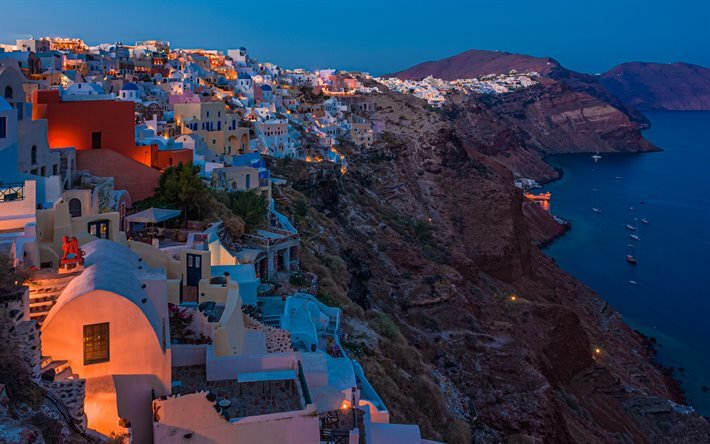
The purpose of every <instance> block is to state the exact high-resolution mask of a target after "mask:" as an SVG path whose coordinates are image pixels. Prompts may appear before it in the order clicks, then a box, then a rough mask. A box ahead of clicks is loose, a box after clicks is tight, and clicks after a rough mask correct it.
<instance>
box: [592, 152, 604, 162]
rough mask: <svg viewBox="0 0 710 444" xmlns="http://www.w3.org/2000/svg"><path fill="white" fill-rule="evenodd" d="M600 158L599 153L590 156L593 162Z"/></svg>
mask: <svg viewBox="0 0 710 444" xmlns="http://www.w3.org/2000/svg"><path fill="white" fill-rule="evenodd" d="M601 158H602V156H600V155H599V154H595V155H593V156H592V159H594V163H597V162H599V159H601Z"/></svg>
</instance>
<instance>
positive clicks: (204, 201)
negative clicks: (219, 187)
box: [134, 162, 210, 219]
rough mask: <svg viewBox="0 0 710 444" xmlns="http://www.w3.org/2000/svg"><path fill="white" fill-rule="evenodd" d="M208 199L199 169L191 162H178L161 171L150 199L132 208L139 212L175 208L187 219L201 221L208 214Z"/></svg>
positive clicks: (137, 203) (207, 190)
mask: <svg viewBox="0 0 710 444" xmlns="http://www.w3.org/2000/svg"><path fill="white" fill-rule="evenodd" d="M209 197H210V191H209V188H207V185H206V184H205V183H204V181H203V180H202V178H201V177H200V167H199V166H197V165H193V164H192V162H190V163H182V162H180V163H178V164H177V166H172V167H169V168H166V169H165V171H163V174H161V175H160V182H159V183H158V188H156V189H155V194H154V195H153V196H152V197H149V198H147V199H144V200H142V201H139V202H136V203H135V204H134V206H135V207H136V209H137V210H139V211H140V210H144V209H147V208H150V207H160V208H176V209H180V210H182V212H183V215H184V216H185V217H186V218H187V219H201V218H202V217H203V216H204V215H206V214H207V212H208V211H207V210H208V206H209V202H210V199H209Z"/></svg>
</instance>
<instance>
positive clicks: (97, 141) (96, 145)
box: [91, 131, 101, 150]
mask: <svg viewBox="0 0 710 444" xmlns="http://www.w3.org/2000/svg"><path fill="white" fill-rule="evenodd" d="M91 148H92V149H94V150H100V149H101V131H95V132H93V133H91Z"/></svg>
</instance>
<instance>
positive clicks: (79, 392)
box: [40, 356, 86, 430]
mask: <svg viewBox="0 0 710 444" xmlns="http://www.w3.org/2000/svg"><path fill="white" fill-rule="evenodd" d="M40 363H41V367H42V370H41V373H40V374H41V375H42V376H41V378H40V382H41V384H42V385H43V386H44V387H45V389H47V390H48V391H49V392H51V394H52V397H53V399H55V400H56V401H57V402H60V403H61V406H62V408H63V409H64V410H65V412H66V415H67V417H69V418H71V419H72V420H73V421H74V422H75V423H76V424H77V426H79V427H80V428H81V429H82V430H83V429H84V428H86V415H85V414H84V397H85V393H86V385H85V384H86V381H85V380H84V379H81V378H80V377H79V375H77V374H74V373H73V372H72V369H71V367H70V366H69V361H67V360H57V359H53V358H52V357H51V356H42V357H41V359H40Z"/></svg>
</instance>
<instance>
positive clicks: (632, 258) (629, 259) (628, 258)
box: [626, 254, 638, 265]
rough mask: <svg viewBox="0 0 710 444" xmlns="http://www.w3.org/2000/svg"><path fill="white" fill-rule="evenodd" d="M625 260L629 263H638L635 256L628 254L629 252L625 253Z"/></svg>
mask: <svg viewBox="0 0 710 444" xmlns="http://www.w3.org/2000/svg"><path fill="white" fill-rule="evenodd" d="M626 262H628V263H630V264H631V265H636V264H638V261H637V260H636V258H635V257H633V256H632V255H630V254H627V255H626Z"/></svg>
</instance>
